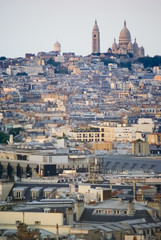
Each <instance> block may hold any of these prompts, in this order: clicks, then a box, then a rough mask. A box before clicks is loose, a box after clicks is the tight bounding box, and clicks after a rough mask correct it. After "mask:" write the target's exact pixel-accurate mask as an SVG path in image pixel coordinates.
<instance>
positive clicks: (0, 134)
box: [0, 132, 9, 144]
mask: <svg viewBox="0 0 161 240" xmlns="http://www.w3.org/2000/svg"><path fill="white" fill-rule="evenodd" d="M8 140H9V136H8V135H7V134H5V133H3V132H0V143H3V144H7V141H8Z"/></svg>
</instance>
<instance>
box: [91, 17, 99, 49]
mask: <svg viewBox="0 0 161 240" xmlns="http://www.w3.org/2000/svg"><path fill="white" fill-rule="evenodd" d="M92 53H100V32H99V28H98V25H97V21H96V20H95V24H94V27H93V31H92Z"/></svg>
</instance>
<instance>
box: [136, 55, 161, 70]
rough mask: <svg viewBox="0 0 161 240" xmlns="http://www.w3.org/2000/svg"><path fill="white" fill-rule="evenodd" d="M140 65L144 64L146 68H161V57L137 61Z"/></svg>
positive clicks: (144, 58)
mask: <svg viewBox="0 0 161 240" xmlns="http://www.w3.org/2000/svg"><path fill="white" fill-rule="evenodd" d="M137 62H138V63H142V64H143V65H144V68H148V67H151V68H152V67H154V66H161V56H154V57H149V56H147V57H143V58H138V59H137Z"/></svg>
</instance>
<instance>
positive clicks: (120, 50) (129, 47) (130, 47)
mask: <svg viewBox="0 0 161 240" xmlns="http://www.w3.org/2000/svg"><path fill="white" fill-rule="evenodd" d="M108 52H111V53H113V54H116V55H127V54H131V56H133V57H134V58H138V57H144V48H143V47H142V46H141V47H139V46H138V44H137V42H136V38H135V41H134V43H132V41H131V34H130V31H129V30H128V29H127V27H126V21H124V27H123V29H122V30H121V32H120V35H119V43H118V44H117V43H116V39H115V38H114V43H113V44H112V47H111V48H109V49H108ZM92 53H100V32H99V28H98V24H97V21H95V24H94V27H93V31H92Z"/></svg>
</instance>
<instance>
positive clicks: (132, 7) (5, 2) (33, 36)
mask: <svg viewBox="0 0 161 240" xmlns="http://www.w3.org/2000/svg"><path fill="white" fill-rule="evenodd" d="M0 10H1V11H0V56H6V57H24V56H25V53H35V54H37V53H38V52H40V51H52V50H53V46H54V43H55V42H56V41H59V42H60V43H61V48H62V52H75V53H76V54H79V55H83V56H84V55H87V54H90V53H91V49H92V39H91V36H92V29H93V26H94V22H95V19H97V22H98V26H99V30H100V44H101V52H106V51H107V49H108V48H109V47H111V45H112V43H113V39H114V37H115V38H116V41H117V42H118V38H119V33H120V31H121V29H122V28H123V24H124V20H125V19H126V22H127V28H128V29H129V31H130V33H131V38H132V42H133V41H134V38H135V37H136V40H137V43H138V44H139V46H144V48H145V54H146V55H150V56H154V55H161V0H0Z"/></svg>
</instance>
